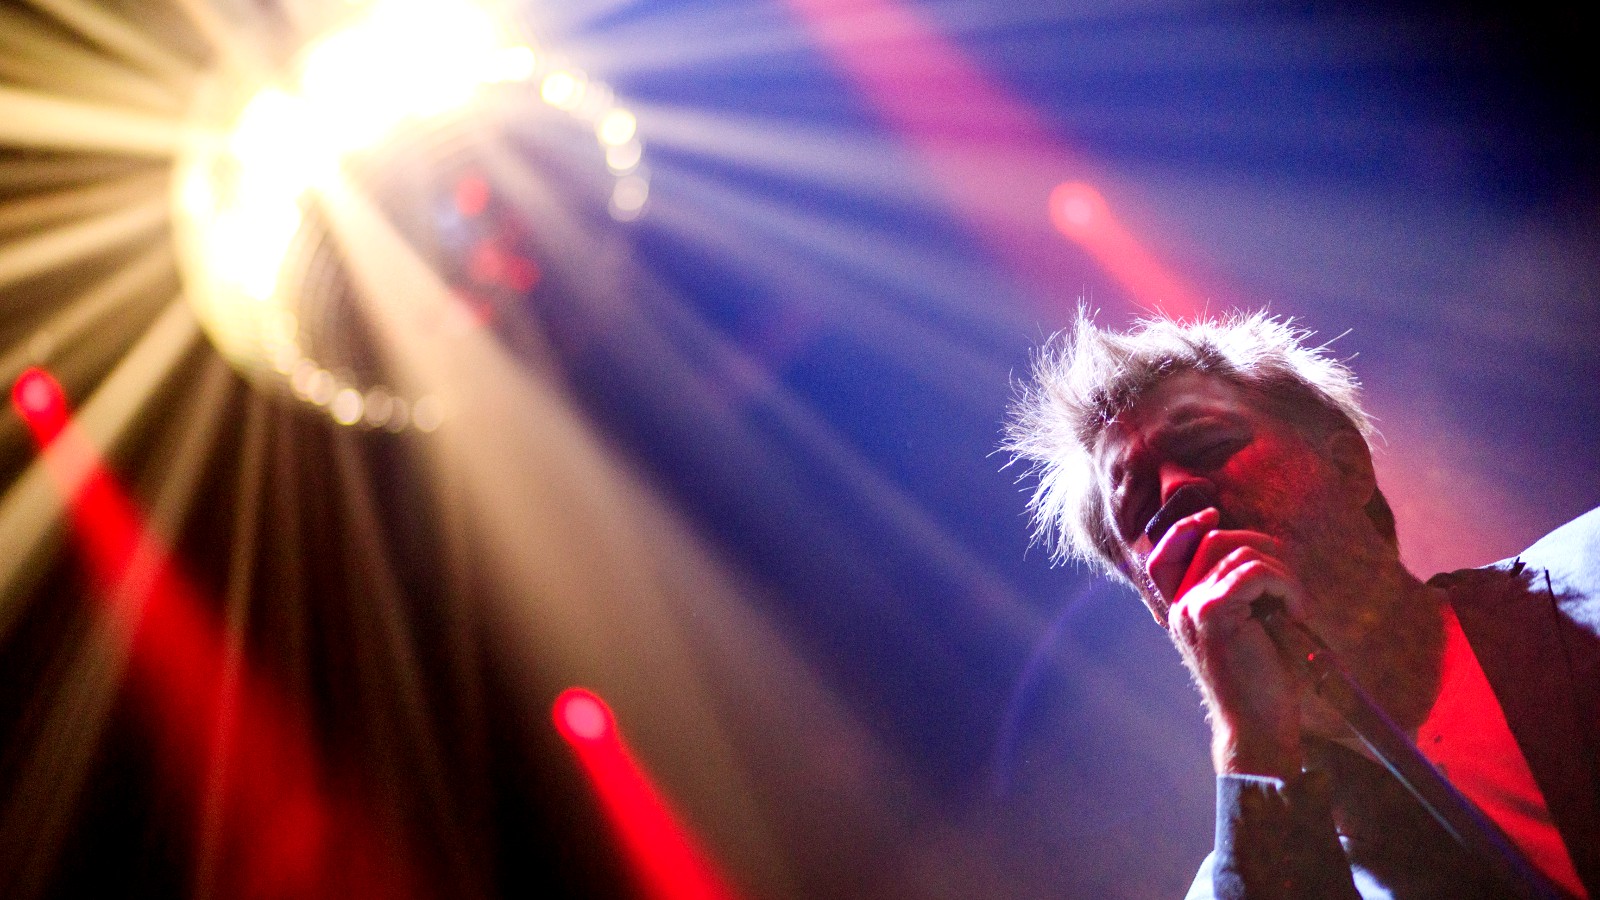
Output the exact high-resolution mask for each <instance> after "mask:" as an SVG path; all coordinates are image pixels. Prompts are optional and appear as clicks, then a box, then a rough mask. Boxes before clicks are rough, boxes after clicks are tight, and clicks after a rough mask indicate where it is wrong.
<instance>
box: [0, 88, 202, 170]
mask: <svg viewBox="0 0 1600 900" xmlns="http://www.w3.org/2000/svg"><path fill="white" fill-rule="evenodd" d="M182 137H183V127H182V125H181V124H180V123H179V122H178V121H177V120H176V119H164V118H161V117H158V116H149V115H141V114H139V113H135V112H129V111H127V110H124V109H116V108H114V107H109V106H100V105H97V104H93V103H82V102H79V101H76V100H63V99H61V98H59V97H52V96H50V95H49V94H41V93H38V92H36V91H24V90H18V89H16V88H9V87H3V86H0V146H12V147H22V148H26V149H33V150H72V151H80V152H89V153H96V152H98V153H121V154H125V155H128V156H145V157H156V158H159V159H165V158H168V157H172V156H175V155H176V154H177V152H178V148H179V146H180V144H181V142H182Z"/></svg>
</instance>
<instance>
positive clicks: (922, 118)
mask: <svg viewBox="0 0 1600 900" xmlns="http://www.w3.org/2000/svg"><path fill="white" fill-rule="evenodd" d="M787 3H788V5H789V7H790V8H791V9H793V10H794V11H795V13H796V14H797V16H798V17H799V18H800V19H801V20H802V21H803V22H804V23H805V24H806V26H807V27H808V28H809V29H810V31H811V33H812V35H813V36H814V37H815V38H816V39H817V41H818V42H819V43H820V44H821V45H822V46H823V47H824V48H825V49H826V50H827V51H828V52H829V54H830V55H831V56H832V58H833V60H834V62H835V63H836V64H837V65H838V66H839V68H840V69H841V70H843V71H844V72H845V73H846V74H847V75H848V76H849V77H850V79H851V80H852V82H853V83H854V85H855V87H856V89H857V90H858V91H859V93H860V95H861V96H862V97H863V98H864V99H865V100H866V102H867V103H868V105H869V106H870V107H871V108H872V110H873V112H875V113H876V114H877V115H878V117H879V118H880V119H882V120H883V121H884V122H886V123H887V124H888V125H889V126H891V127H892V128H894V129H895V131H896V132H897V133H898V135H899V136H900V138H901V139H902V140H904V141H905V142H906V143H907V145H908V146H910V147H911V149H912V150H914V151H915V152H916V153H917V154H918V156H919V157H920V158H921V159H922V161H923V163H924V165H925V166H927V168H928V170H929V171H930V172H931V173H932V175H933V177H934V181H935V183H936V186H937V188H938V189H939V190H940V191H941V192H942V193H943V195H944V196H945V198H946V200H947V201H948V202H949V203H950V204H951V205H952V206H953V207H954V208H955V210H956V212H957V213H958V214H960V215H961V216H962V217H963V218H964V220H965V221H966V223H967V225H968V227H969V228H971V229H972V230H973V231H974V233H975V234H976V235H977V236H978V238H979V239H980V240H982V241H983V242H984V243H985V244H986V245H987V246H988V247H989V248H990V251H991V252H992V253H993V254H994V255H995V256H996V257H997V258H999V259H1001V260H1002V261H1004V262H1005V263H1006V264H1007V265H1009V266H1010V267H1011V269H1012V270H1013V271H1014V273H1015V274H1016V275H1018V276H1019V277H1021V278H1022V279H1023V280H1024V281H1025V282H1027V283H1028V284H1030V285H1031V286H1032V287H1033V288H1034V289H1036V290H1037V291H1039V292H1040V294H1041V295H1042V296H1045V297H1048V298H1052V299H1055V300H1068V301H1070V300H1075V299H1076V292H1077V291H1078V290H1080V289H1081V287H1082V279H1081V275H1075V274H1073V272H1074V268H1075V261H1074V260H1072V259H1070V258H1068V257H1067V256H1065V255H1064V253H1063V250H1064V249H1065V248H1064V247H1063V245H1062V244H1061V237H1062V236H1066V237H1067V238H1069V239H1071V240H1072V241H1073V242H1074V243H1076V244H1077V245H1078V246H1079V247H1080V248H1081V249H1082V250H1084V251H1085V252H1087V253H1088V255H1089V256H1090V257H1091V258H1093V259H1094V261H1095V262H1096V263H1097V264H1098V265H1099V266H1100V267H1101V268H1102V269H1104V270H1105V272H1106V273H1107V274H1108V275H1109V276H1110V277H1111V278H1112V279H1114V280H1115V281H1116V282H1117V283H1118V284H1119V285H1120V286H1121V287H1122V288H1123V290H1124V291H1126V293H1127V295H1128V298H1129V299H1130V300H1131V301H1132V302H1133V303H1134V304H1135V305H1138V306H1141V307H1144V308H1145V309H1148V310H1152V311H1155V310H1159V311H1162V312H1165V313H1166V314H1168V315H1171V316H1173V317H1175V318H1188V317H1191V316H1193V315H1196V314H1197V313H1199V312H1200V310H1201V308H1202V302H1201V295H1200V293H1199V292H1197V291H1196V290H1195V289H1194V288H1193V287H1192V286H1190V285H1188V284H1187V283H1186V282H1185V280H1184V279H1182V278H1179V277H1178V276H1177V275H1176V274H1175V273H1174V272H1172V271H1171V269H1170V268H1169V267H1167V266H1166V265H1165V264H1164V263H1163V262H1162V261H1161V260H1160V259H1159V258H1158V257H1157V256H1156V254H1154V253H1153V252H1151V251H1150V250H1149V249H1148V248H1147V247H1146V246H1145V245H1144V243H1143V242H1141V241H1140V240H1139V239H1138V238H1136V237H1135V236H1134V235H1133V234H1132V233H1131V232H1129V231H1127V230H1126V229H1125V228H1124V227H1122V226H1121V225H1120V224H1118V223H1117V221H1116V220H1115V219H1114V218H1113V217H1112V216H1111V215H1110V210H1109V208H1108V207H1107V206H1106V204H1105V201H1104V199H1103V198H1101V197H1100V195H1099V193H1098V192H1097V191H1095V190H1094V189H1093V188H1090V187H1088V186H1087V185H1085V184H1082V183H1080V182H1077V181H1068V182H1067V183H1065V184H1063V183H1062V181H1063V178H1072V179H1081V178H1083V177H1084V175H1085V173H1086V168H1087V167H1086V166H1085V164H1084V161H1083V160H1080V159H1076V158H1074V156H1073V155H1072V154H1071V153H1070V152H1069V151H1068V150H1067V149H1066V148H1065V147H1064V146H1063V145H1062V142H1061V141H1060V140H1059V139H1057V138H1055V137H1054V136H1053V135H1052V133H1051V129H1050V128H1048V127H1047V126H1046V125H1045V124H1044V123H1043V122H1041V121H1040V119H1039V116H1038V115H1037V113H1036V112H1035V111H1034V110H1033V109H1031V108H1030V107H1029V106H1028V105H1027V104H1026V103H1024V102H1022V101H1021V100H1019V99H1018V98H1017V97H1015V96H1014V95H1013V94H1012V93H1011V92H1010V91H1008V90H1007V89H1006V88H1005V87H1004V86H1002V85H1001V84H1000V83H998V82H997V81H995V80H994V79H993V78H990V77H988V76H987V75H986V74H985V73H984V72H983V70H982V68H981V67H980V66H978V65H977V64H976V63H974V62H973V61H972V60H971V59H970V58H969V57H968V56H967V55H966V54H964V53H962V52H961V50H960V49H959V48H957V47H956V46H955V45H954V44H952V43H951V42H950V41H949V40H947V39H946V38H944V37H943V36H942V35H940V34H939V33H938V32H937V31H935V30H934V29H933V28H932V27H930V26H929V24H928V23H927V22H925V21H924V20H923V19H922V18H921V17H919V16H918V15H917V14H916V12H914V11H912V10H910V9H908V8H906V7H905V6H902V5H900V4H897V3H895V2H894V0H787ZM1063 200H1065V201H1066V202H1065V204H1063V202H1062V201H1063ZM1079 201H1081V202H1079ZM1063 205H1065V207H1066V208H1065V209H1063ZM1091 207H1092V209H1093V212H1094V214H1093V215H1089V216H1087V217H1086V218H1084V219H1083V220H1082V221H1081V222H1075V221H1074V220H1073V218H1072V217H1073V216H1074V215H1075V214H1076V213H1082V212H1084V211H1086V210H1088V209H1090V208H1091ZM1019 212H1020V213H1021V216H1020V217H1019V215H1018V213H1019ZM1063 215H1066V216H1067V217H1068V219H1067V221H1066V222H1065V223H1064V222H1063V220H1062V216H1063ZM1047 222H1048V223H1052V224H1054V225H1055V226H1056V228H1055V229H1054V230H1052V229H1051V228H1049V227H1046V223H1047ZM1065 292H1072V296H1065Z"/></svg>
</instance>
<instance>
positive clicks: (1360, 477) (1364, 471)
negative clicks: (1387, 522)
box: [1325, 428, 1378, 506]
mask: <svg viewBox="0 0 1600 900" xmlns="http://www.w3.org/2000/svg"><path fill="white" fill-rule="evenodd" d="M1325 449H1326V450H1327V454H1328V460H1329V461H1330V462H1332V463H1333V467H1334V469H1335V470H1336V471H1337V472H1338V473H1339V478H1340V481H1341V483H1342V484H1343V485H1344V486H1345V488H1346V490H1347V491H1348V492H1349V493H1350V495H1351V498H1352V499H1353V500H1355V502H1356V505H1357V506H1365V505H1366V504H1367V502H1368V501H1370V500H1371V499H1372V495H1373V494H1376V493H1377V492H1378V476H1377V473H1376V472H1374V471H1373V469H1372V450H1371V448H1369V447H1368V446H1367V441H1366V439H1365V438H1363V437H1362V436H1361V433H1360V432H1358V431H1356V430H1355V429H1353V428H1335V429H1334V430H1333V432H1332V433H1331V434H1329V435H1328V438H1327V441H1326V442H1325Z"/></svg>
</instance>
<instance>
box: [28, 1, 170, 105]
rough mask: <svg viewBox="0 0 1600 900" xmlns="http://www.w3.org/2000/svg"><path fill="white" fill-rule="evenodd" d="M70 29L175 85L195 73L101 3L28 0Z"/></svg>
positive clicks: (164, 48)
mask: <svg viewBox="0 0 1600 900" xmlns="http://www.w3.org/2000/svg"><path fill="white" fill-rule="evenodd" d="M28 2H29V3H31V4H33V5H34V6H35V7H37V8H39V9H40V10H42V11H44V12H46V13H49V14H50V15H52V16H54V17H55V18H56V19H57V20H58V21H60V22H61V23H63V24H65V25H67V26H68V27H70V28H72V29H73V30H74V31H76V32H78V33H79V34H81V35H83V36H84V37H86V38H88V39H89V40H91V41H93V42H94V43H96V44H98V45H100V46H101V47H103V48H105V49H107V50H109V51H111V52H112V53H114V54H116V55H117V56H120V57H122V58H123V59H125V60H127V61H129V62H131V63H134V64H135V65H138V66H139V67H141V68H143V69H144V70H145V71H147V72H149V73H151V74H153V75H157V76H159V77H161V78H162V79H163V80H165V81H167V82H168V83H169V84H170V85H171V86H173V87H175V88H182V87H185V86H187V85H188V84H189V83H190V82H192V81H193V80H194V77H195V75H196V69H195V66H194V65H193V64H192V63H189V62H187V61H185V60H183V59H181V58H180V57H178V56H176V55H174V54H173V53H172V52H171V51H169V50H168V49H167V48H166V47H164V46H162V45H161V44H160V43H158V42H157V41H154V40H152V39H151V38H150V37H149V36H148V35H147V34H145V33H144V32H143V31H141V30H140V29H139V28H137V27H136V26H134V25H133V24H132V23H131V22H129V21H127V20H126V19H123V18H121V17H119V16H117V15H115V14H114V13H111V12H109V11H107V10H106V9H104V8H103V7H101V6H98V5H95V4H93V3H86V2H83V0H28Z"/></svg>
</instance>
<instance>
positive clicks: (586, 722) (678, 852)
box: [553, 688, 737, 900]
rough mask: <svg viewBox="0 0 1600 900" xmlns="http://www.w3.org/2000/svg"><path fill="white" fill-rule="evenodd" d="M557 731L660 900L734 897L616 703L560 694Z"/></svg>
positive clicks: (580, 692) (588, 694)
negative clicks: (640, 758)
mask: <svg viewBox="0 0 1600 900" xmlns="http://www.w3.org/2000/svg"><path fill="white" fill-rule="evenodd" d="M553 715H554V719H555V726H556V730H557V731H559V732H560V733H561V736H562V737H563V738H565V739H566V741H567V744H568V746H570V747H572V751H573V753H574V754H576V755H577V757H578V762H579V763H580V764H581V765H582V766H583V770H584V772H585V774H587V775H588V776H589V781H590V783H591V784H592V785H593V786H594V789H595V793H596V794H597V795H599V798H600V802H601V805H602V806H604V807H605V810H606V813H607V815H608V816H609V818H610V820H611V824H612V826H613V827H614V828H615V829H616V832H617V836H618V837H619V838H620V839H621V842H622V845H623V849H624V851H625V852H626V853H627V855H628V858H629V862H630V863H632V865H633V871H634V874H635V875H636V876H637V877H638V879H639V882H640V887H641V888H643V890H644V893H645V895H646V896H648V897H652V898H659V900H733V898H734V897H735V896H737V895H736V894H734V892H733V890H732V889H731V888H730V887H729V886H728V884H727V883H726V882H725V881H723V879H722V876H721V875H719V874H718V873H717V872H716V870H715V868H714V867H713V866H712V865H711V862H710V860H709V859H707V858H706V856H705V854H704V853H703V852H701V850H700V848H699V847H698V846H696V842H695V840H694V839H693V837H692V836H691V835H690V834H689V832H688V831H687V830H686V829H685V828H684V827H683V825H682V824H681V823H680V822H679V821H678V819H677V816H676V815H674V814H673V812H672V810H671V808H670V807H669V806H668V805H667V802H666V800H665V799H664V798H663V797H662V796H661V794H660V792H659V791H657V790H656V787H655V785H654V784H653V783H651V780H650V777H649V776H648V775H647V774H645V772H644V770H643V769H642V768H641V767H640V766H639V764H638V763H637V762H636V761H635V760H634V759H633V754H632V753H631V752H630V751H629V750H628V747H627V745H626V744H625V743H624V742H623V740H622V735H621V734H620V733H619V732H618V730H617V726H616V719H615V718H614V717H613V716H612V714H611V708H610V707H608V706H607V705H606V703H605V701H603V700H601V699H600V698H599V697H598V696H596V695H595V694H594V693H593V692H592V691H589V690H586V689H583V688H570V689H568V690H567V691H564V692H563V693H562V694H561V696H559V697H557V698H556V702H555V706H554V708H553Z"/></svg>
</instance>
